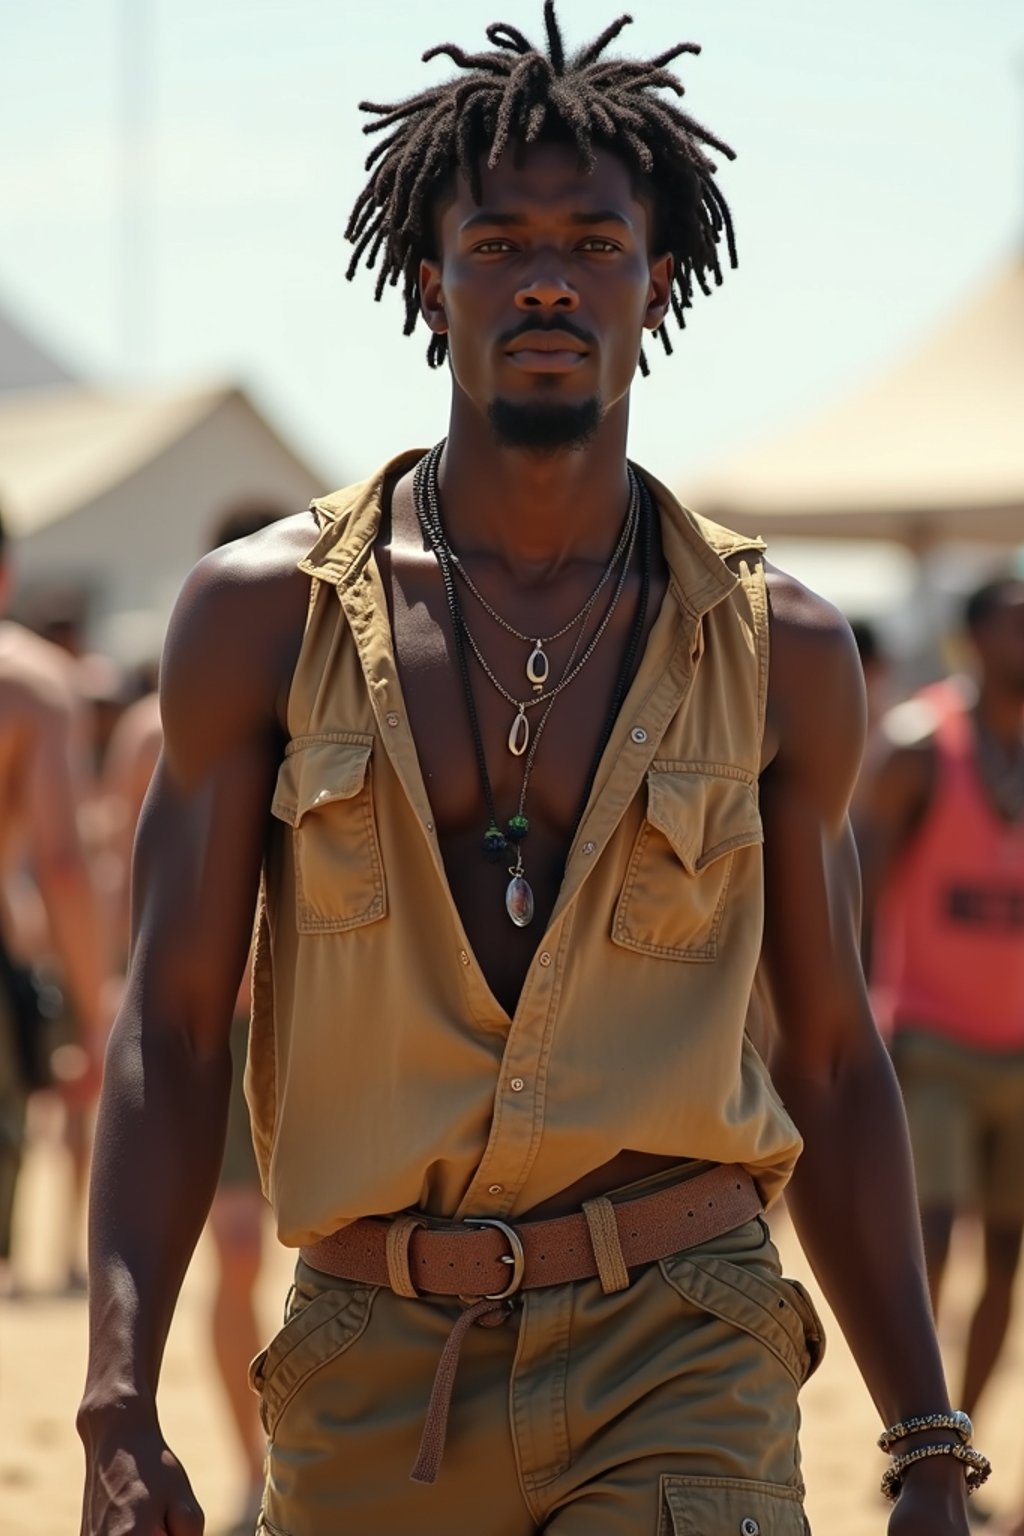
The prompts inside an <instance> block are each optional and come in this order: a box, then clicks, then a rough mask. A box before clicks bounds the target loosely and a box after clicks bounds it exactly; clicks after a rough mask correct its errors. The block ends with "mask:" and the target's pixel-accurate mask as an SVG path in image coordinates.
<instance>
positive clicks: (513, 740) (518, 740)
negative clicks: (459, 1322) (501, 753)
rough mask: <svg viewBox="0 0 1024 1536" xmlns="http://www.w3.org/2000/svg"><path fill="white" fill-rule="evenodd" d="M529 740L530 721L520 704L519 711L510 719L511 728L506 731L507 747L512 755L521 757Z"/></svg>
mask: <svg viewBox="0 0 1024 1536" xmlns="http://www.w3.org/2000/svg"><path fill="white" fill-rule="evenodd" d="M529 741H530V722H529V720H527V718H526V710H525V709H524V708H523V706H522V705H521V704H520V706H519V713H518V715H516V717H515V719H514V720H513V721H512V729H511V730H510V731H509V733H508V749H509V751H510V752H511V753H512V756H513V757H522V755H523V753H524V752H525V751H526V748H527V746H528V745H529Z"/></svg>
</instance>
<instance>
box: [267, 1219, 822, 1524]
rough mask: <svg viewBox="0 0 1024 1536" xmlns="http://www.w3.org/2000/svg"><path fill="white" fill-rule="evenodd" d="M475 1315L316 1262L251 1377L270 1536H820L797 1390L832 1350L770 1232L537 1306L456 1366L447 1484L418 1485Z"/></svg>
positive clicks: (519, 1305) (520, 1306)
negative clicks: (434, 1396)
mask: <svg viewBox="0 0 1024 1536" xmlns="http://www.w3.org/2000/svg"><path fill="white" fill-rule="evenodd" d="M459 1313H460V1304H459V1302H458V1301H456V1300H450V1299H447V1298H424V1299H422V1300H406V1299H403V1298H401V1297H398V1296H396V1295H394V1294H393V1293H392V1292H391V1291H390V1290H389V1289H387V1288H386V1287H373V1286H363V1285H358V1284H355V1283H350V1282H347V1281H342V1280H336V1279H334V1278H333V1277H331V1276H328V1275H323V1274H320V1273H319V1272H317V1271H315V1270H312V1269H310V1268H309V1267H308V1266H306V1265H305V1264H303V1263H302V1262H301V1261H300V1263H299V1266H298V1270H297V1274H296V1283H295V1288H294V1290H293V1292H292V1295H291V1298H290V1301H289V1306H288V1311H287V1321H286V1322H285V1325H284V1328H283V1329H282V1331H281V1332H280V1333H279V1334H278V1335H277V1337H276V1338H275V1339H274V1340H273V1342H272V1343H271V1345H270V1347H269V1349H268V1350H266V1351H264V1353H263V1354H262V1355H260V1356H259V1357H258V1358H257V1359H256V1360H255V1361H254V1362H253V1368H252V1382H253V1385H254V1387H255V1388H256V1390H258V1392H259V1393H260V1398H261V1412H262V1415H263V1421H264V1425H265V1428H266V1431H267V1435H268V1440H269V1451H268V1461H267V1486H266V1494H265V1498H264V1509H263V1514H262V1517H261V1518H262V1529H263V1530H264V1531H265V1532H266V1533H267V1536H409V1533H415V1536H532V1533H534V1532H538V1531H545V1532H548V1533H549V1536H806V1532H807V1531H808V1529H809V1527H808V1526H807V1523H806V1520H805V1517H804V1512H803V1487H802V1483H801V1478H800V1459H799V1450H798V1445H797V1430H798V1425H799V1413H798V1409H797V1391H798V1388H799V1387H800V1386H801V1385H802V1383H803V1382H804V1380H805V1379H806V1377H807V1376H808V1375H809V1374H810V1371H811V1370H812V1369H813V1368H814V1366H815V1365H816V1364H817V1361H818V1359H819V1358H820V1355H821V1351H822V1348H823V1339H822V1333H821V1325H820V1322H819V1320H818V1318H817V1316H816V1314H815V1311H814V1308H813V1306H812V1305H811V1303H810V1301H809V1299H808V1298H807V1296H806V1294H805V1292H804V1291H803V1290H802V1289H801V1288H800V1287H799V1286H798V1285H797V1284H795V1283H794V1282H792V1281H789V1280H786V1279H783V1277H782V1275H781V1271H780V1267H779V1262H778V1256H777V1254H776V1251H775V1248H774V1245H773V1244H772V1242H771V1239H770V1237H769V1235H768V1229H767V1227H766V1225H765V1223H764V1222H763V1221H761V1220H760V1219H757V1220H754V1221H751V1222H747V1223H746V1224H745V1225H743V1226H741V1227H738V1228H736V1229H735V1230H734V1231H732V1232H729V1233H727V1234H726V1235H725V1236H723V1237H719V1238H716V1239H714V1240H713V1241H712V1242H709V1243H707V1244H705V1245H703V1246H701V1247H699V1248H691V1249H687V1250H686V1251H685V1252H683V1253H680V1254H678V1255H676V1256H674V1257H672V1258H668V1259H663V1260H661V1261H660V1262H658V1263H654V1264H650V1265H646V1266H643V1267H641V1268H638V1269H635V1270H633V1271H632V1272H631V1284H630V1286H629V1288H628V1289H627V1290H622V1291H618V1292H615V1293H612V1294H609V1295H606V1294H604V1292H603V1291H602V1289H601V1286H600V1283H599V1281H597V1280H596V1279H595V1280H584V1281H579V1282H576V1283H574V1284H570V1285H564V1286H551V1287H546V1288H544V1289H539V1290H533V1291H528V1292H524V1293H522V1294H520V1295H519V1296H517V1297H516V1298H515V1302H514V1306H513V1309H512V1310H511V1312H510V1315H509V1317H508V1318H507V1320H506V1321H505V1322H504V1323H502V1324H501V1325H500V1326H498V1327H491V1328H484V1327H472V1328H470V1330H469V1333H468V1334H467V1335H466V1338H465V1341H464V1343H463V1347H462V1353H461V1357H460V1360H459V1366H458V1375H457V1378H456V1384H455V1396H454V1400H453V1403H452V1411H451V1418H450V1421H449V1428H448V1440H447V1447H446V1450H445V1454H444V1460H443V1462H442V1464H441V1471H440V1475H439V1477H438V1480H437V1482H436V1483H435V1484H433V1485H431V1486H424V1485H423V1484H419V1483H414V1482H412V1481H410V1478H409V1470H410V1468H411V1467H412V1465H413V1463H414V1461H415V1459H416V1454H417V1449H418V1445H419V1438H420V1434H421V1432H422V1428H423V1422H424V1416H425V1413H426V1406H427V1401H428V1398H429V1396H430V1389H431V1385H432V1382H433V1377H434V1372H435V1370H436V1368H437V1363H438V1360H439V1358H440V1355H441V1351H442V1349H443V1347H444V1343H445V1340H446V1338H447V1335H448V1334H449V1332H450V1330H451V1328H452V1325H453V1323H454V1322H455V1320H456V1319H457V1317H458V1316H459Z"/></svg>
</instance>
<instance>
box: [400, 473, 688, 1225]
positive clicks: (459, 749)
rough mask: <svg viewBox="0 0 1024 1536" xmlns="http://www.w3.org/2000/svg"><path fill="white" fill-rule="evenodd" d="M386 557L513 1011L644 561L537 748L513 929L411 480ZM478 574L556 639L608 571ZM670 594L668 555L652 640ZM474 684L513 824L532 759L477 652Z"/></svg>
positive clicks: (571, 827)
mask: <svg viewBox="0 0 1024 1536" xmlns="http://www.w3.org/2000/svg"><path fill="white" fill-rule="evenodd" d="M378 562H379V565H380V568H381V575H382V579H383V582H384V587H385V591H386V593H387V595H388V602H389V609H390V614H391V620H392V627H393V632H394V640H395V653H396V659H397V663H398V671H399V676H400V678H401V682H402V690H403V694H404V696H405V701H406V707H407V709H408V712H409V719H410V723H411V725H412V731H413V735H414V737H415V740H416V744H417V750H418V754H419V759H420V765H421V768H422V772H423V778H424V783H425V785H426V789H427V794H428V796H429V798H430V803H431V807H432V810H433V813H434V820H435V825H436V827H437V833H438V839H439V841H440V845H441V851H442V855H443V858H444V863H445V870H446V872H447V876H448V882H449V885H450V887H451V892H452V897H453V899H454V901H455V904H456V906H457V907H458V909H459V914H460V916H461V918H462V921H463V924H464V926H465V929H466V933H467V935H468V937H469V939H470V942H471V944H472V945H473V948H474V951H475V953H476V957H477V959H478V961H479V963H480V966H481V968H482V970H483V972H484V974H485V976H486V977H487V979H488V982H489V983H490V986H491V990H492V991H493V993H494V995H495V997H496V998H497V1000H498V1002H499V1003H500V1004H501V1006H502V1007H503V1008H504V1009H505V1011H506V1012H507V1013H508V1014H509V1015H510V1016H511V1015H512V1014H513V1013H514V1012H515V1008H516V1003H517V1001H518V998H519V993H520V990H521V988H522V985H523V980H524V978H525V976H526V972H527V969H528V967H529V965H530V961H531V960H532V958H533V954H534V951H535V950H536V947H537V942H538V939H539V938H540V936H541V935H542V934H543V932H544V929H545V927H546V926H547V921H548V917H549V916H550V913H551V910H552V908H553V907H554V904H555V901H556V899H557V896H558V891H559V887H560V885H561V882H562V872H563V870H564V868H565V861H566V856H567V854H568V850H569V846H570V843H571V841H572V837H573V834H574V831H575V826H576V821H577V818H578V816H579V813H580V810H581V801H582V798H583V795H584V791H585V788H586V784H587V779H588V775H589V772H590V768H591V765H592V762H593V759H594V756H595V754H596V751H597V747H598V743H599V741H600V739H601V732H602V727H603V725H604V722H605V718H606V715H607V711H608V705H609V700H610V698H611V696H612V693H613V690H614V686H615V679H616V675H617V672H618V668H619V665H620V662H621V658H622V656H623V654H624V651H625V649H626V646H627V643H628V637H629V633H630V629H631V625H632V623H633V620H634V617H635V614H636V608H637V603H638V600H639V596H640V576H639V572H638V570H637V562H636V560H635V559H634V563H633V567H632V568H631V570H630V574H629V576H628V578H627V580H626V583H625V585H624V587H623V590H622V594H621V597H620V599H619V602H618V604H617V606H616V609H615V612H614V615H613V617H612V620H611V622H610V623H609V625H608V628H607V630H606V631H605V633H604V635H603V636H602V639H601V641H600V643H599V644H598V646H597V648H596V650H595V652H594V654H593V656H592V658H591V660H590V661H589V662H588V663H587V665H586V666H585V667H584V669H583V671H582V672H581V673H580V674H579V676H578V677H577V678H576V680H575V681H574V682H573V683H571V684H570V685H569V686H568V687H567V688H566V689H565V691H564V693H563V694H562V695H560V696H559V698H558V699H557V700H556V701H555V704H554V707H553V709H552V712H551V715H550V718H549V720H548V723H547V725H546V727H545V730H544V735H543V738H542V741H541V744H540V747H539V748H538V751H537V756H536V760H535V764H534V767H533V770H532V772H531V774H530V780H529V786H528V795H527V802H526V813H527V815H528V816H529V820H530V831H529V835H528V836H527V838H526V840H525V842H524V844H523V862H524V866H525V869H526V872H527V874H528V877H529V881H530V884H531V886H532V888H533V891H534V895H535V898H536V914H535V916H534V919H533V922H532V923H531V924H530V925H529V926H528V927H526V928H522V929H520V928H516V927H515V926H514V925H513V924H512V923H511V922H510V920H509V918H508V915H507V913H506V911H505V904H504V892H505V887H506V885H507V883H508V880H509V878H510V877H509V873H508V866H509V865H510V864H511V863H512V859H511V858H510V859H509V860H508V861H507V862H506V863H503V864H499V865H497V866H495V865H494V864H491V863H489V862H488V861H487V860H486V859H485V858H484V856H483V853H482V850H481V839H482V835H483V832H484V830H485V827H486V813H485V812H484V811H483V809H482V807H483V800H482V794H481V788H480V778H479V773H478V770H477V766H476V759H475V755H474V746H473V739H472V735H471V732H470V728H469V724H468V719H467V711H466V703H465V698H464V694H463V689H462V687H461V684H460V680H459V671H458V665H457V658H456V655H455V650H454V642H453V638H452V627H451V622H450V618H449V613H448V607H447V603H446V599H445V593H444V587H443V583H442V581H441V577H440V573H439V571H438V567H437V562H436V560H435V558H434V556H433V554H432V553H430V552H428V551H427V550H425V548H424V543H423V537H422V534H421V531H420V528H419V524H418V521H417V518H416V512H415V507H414V504H413V498H412V489H411V477H406V479H405V480H403V481H401V482H399V484H398V486H397V487H396V488H395V492H394V494H393V496H392V498H391V516H390V518H389V519H388V518H385V520H384V524H383V526H382V529H381V535H380V540H379V544H378ZM471 574H472V576H473V579H474V581H475V583H476V585H477V586H478V587H479V588H480V589H481V591H482V592H483V593H484V594H485V596H487V598H488V600H489V601H490V602H491V603H492V605H493V606H494V608H495V609H496V610H497V611H498V612H499V613H501V614H502V616H503V617H504V618H506V619H507V620H508V621H509V622H510V623H512V624H514V625H515V627H516V628H517V629H519V630H521V631H522V632H523V633H527V634H532V633H536V634H550V633H551V632H552V631H553V630H555V629H557V628H558V626H559V625H560V624H561V623H564V622H565V620H566V618H568V617H571V616H572V614H574V613H575V612H577V611H578V610H579V609H580V608H581V607H582V606H583V603H584V602H585V601H586V599H587V597H588V596H589V595H590V592H591V591H592V590H593V588H594V586H595V585H596V582H597V579H598V578H599V576H600V570H599V569H597V570H595V569H594V568H593V567H591V566H589V565H588V566H586V567H584V568H583V569H578V570H573V571H567V572H566V573H565V575H564V577H563V578H562V579H561V581H560V583H559V586H558V588H557V590H552V587H551V586H550V585H548V584H547V583H543V582H539V583H538V584H537V586H536V587H535V588H534V589H533V590H532V591H531V590H523V589H520V590H518V591H516V592H514V593H513V592H508V593H507V594H503V593H502V588H501V572H500V571H498V570H497V568H496V567H493V566H491V567H489V566H488V565H487V564H486V563H484V562H480V561H478V562H477V563H476V565H474V567H473V569H472V571H471ZM612 586H613V583H609V587H612ZM666 586H667V574H666V571H665V568H664V563H663V560H662V558H661V554H660V549H659V550H658V552H657V558H656V560H655V561H654V571H653V574H652V580H651V589H650V595H649V601H648V609H647V616H646V622H645V626H644V633H643V641H644V642H646V639H647V635H648V634H649V633H650V629H651V627H652V625H653V623H654V620H655V618H656V617H657V614H658V610H659V608H660V607H661V603H662V600H663V598H664V596H665V591H666ZM460 598H461V599H462V602H463V611H464V613H465V615H466V618H467V622H468V623H469V625H470V628H471V629H472V632H473V634H474V636H475V637H476V639H477V642H478V644H479V645H480V648H481V650H482V652H483V654H484V656H485V657H486V658H487V661H488V663H489V665H490V666H491V667H492V669H493V670H494V672H495V674H496V675H497V676H498V677H499V678H500V679H501V681H502V682H503V683H504V684H505V686H506V688H508V690H509V691H510V692H512V693H514V694H516V696H517V697H522V698H526V697H529V696H530V685H529V683H528V681H527V679H526V675H525V663H526V659H527V655H528V653H529V647H528V646H526V645H524V644H523V643H522V642H521V641H519V640H517V639H516V638H515V637H514V636H512V635H510V634H507V633H506V632H505V631H504V630H503V629H501V628H500V626H499V625H497V624H496V623H495V622H494V621H493V620H492V619H491V618H490V617H489V616H488V615H487V614H486V613H485V612H484V610H483V609H482V608H481V607H480V606H479V604H478V603H477V602H476V601H475V599H474V598H473V597H472V596H471V595H470V594H469V593H468V592H467V591H466V589H465V588H464V587H462V588H460ZM605 607H606V604H605V594H604V593H602V597H601V598H600V599H599V600H598V604H597V611H598V612H599V613H603V612H604V611H605ZM590 632H592V627H591V631H590ZM574 638H575V635H574V633H570V634H569V635H567V636H564V637H563V638H562V639H561V640H558V641H555V642H554V643H553V644H552V645H551V646H550V647H548V654H549V657H550V660H551V668H552V675H553V676H555V677H558V676H560V675H561V671H562V668H563V667H564V665H565V662H566V660H567V658H568V655H569V652H570V650H571V648H572V643H573V639H574ZM641 652H642V646H641ZM470 677H471V679H472V686H473V693H474V698H475V701H476V706H477V711H478V715H479V719H480V727H481V731H482V734H483V739H484V742H485V744H486V752H487V764H488V770H489V772H490V775H491V782H492V787H493V791H494V799H495V803H496V805H497V809H498V812H499V816H500V817H501V818H502V819H503V820H504V819H507V817H508V816H510V815H511V814H512V813H513V811H514V810H515V809H516V806H517V802H518V798H519V793H520V788H521V785H522V774H523V764H524V758H521V757H519V758H517V757H514V756H513V755H512V754H511V753H510V752H509V750H508V748H507V745H506V742H507V737H508V732H509V727H510V726H511V723H512V720H513V717H514V714H515V711H514V709H513V708H512V707H511V706H510V705H509V704H508V702H507V701H506V700H505V699H503V698H502V697H501V695H500V694H499V693H498V692H497V691H496V689H495V688H494V687H493V686H492V684H491V683H490V682H489V681H488V680H487V679H486V678H485V677H484V675H483V673H482V672H481V669H480V667H479V665H478V663H477V662H476V661H475V659H473V658H472V657H470ZM520 686H521V691H519V690H520ZM543 709H544V706H543V705H541V706H540V708H539V709H534V710H531V711H529V714H530V717H531V726H532V728H533V729H536V721H537V719H538V718H539V717H540V715H541V713H542V712H543ZM671 1161H672V1160H671V1159H666V1158H661V1157H652V1156H649V1155H647V1154H642V1153H639V1152H633V1151H629V1150H624V1151H623V1152H622V1153H620V1154H619V1156H618V1157H616V1158H614V1159H613V1160H612V1161H611V1162H610V1163H607V1164H605V1165H604V1166H603V1167H602V1168H599V1169H595V1170H594V1172H593V1173H592V1174H591V1175H590V1176H588V1178H587V1179H585V1180H582V1181H580V1182H579V1183H577V1184H574V1185H573V1186H572V1187H571V1188H570V1189H568V1190H565V1191H563V1192H562V1194H561V1195H560V1196H559V1197H558V1199H557V1200H556V1201H553V1202H546V1203H545V1205H544V1206H543V1207H541V1208H539V1209H538V1212H537V1213H536V1214H544V1215H548V1214H554V1213H555V1212H556V1211H559V1210H563V1209H564V1210H570V1209H573V1208H574V1207H577V1208H578V1206H579V1205H580V1203H581V1202H582V1201H583V1200H585V1199H588V1198H590V1197H591V1196H592V1195H596V1194H600V1193H604V1192H605V1191H607V1190H609V1189H614V1188H616V1187H618V1186H621V1185H623V1184H626V1183H630V1182H632V1181H634V1180H636V1179H641V1178H645V1177H647V1176H648V1175H650V1174H652V1173H656V1172H659V1171H660V1170H661V1169H663V1168H665V1167H667V1166H670V1165H671Z"/></svg>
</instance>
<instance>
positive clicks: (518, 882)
mask: <svg viewBox="0 0 1024 1536" xmlns="http://www.w3.org/2000/svg"><path fill="white" fill-rule="evenodd" d="M533 910H534V901H533V890H532V889H531V886H530V882H529V880H527V878H526V876H525V875H513V876H512V879H511V880H510V881H509V883H508V885H507V887H506V889H505V911H506V912H507V913H508V915H509V917H510V918H511V919H512V921H513V922H514V923H515V925H516V927H517V928H525V927H527V925H528V924H529V923H532V922H533Z"/></svg>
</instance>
